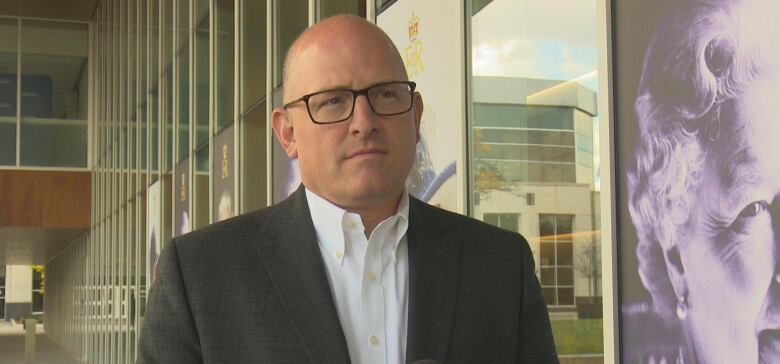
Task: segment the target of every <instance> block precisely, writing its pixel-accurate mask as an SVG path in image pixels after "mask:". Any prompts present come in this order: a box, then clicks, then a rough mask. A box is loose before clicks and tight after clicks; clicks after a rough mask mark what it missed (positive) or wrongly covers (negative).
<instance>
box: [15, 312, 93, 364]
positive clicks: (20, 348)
mask: <svg viewBox="0 0 780 364" xmlns="http://www.w3.org/2000/svg"><path fill="white" fill-rule="evenodd" d="M35 332H36V335H35V363H36V364H80V362H79V361H78V360H76V359H75V358H74V357H72V356H70V355H69V354H68V353H66V352H65V351H64V350H63V349H62V348H61V347H60V346H59V345H57V344H56V343H54V341H52V340H51V339H49V336H48V335H46V334H45V333H44V331H43V325H37V326H36V328H35ZM0 364H24V330H23V329H22V325H17V326H16V327H14V326H13V325H11V323H10V322H7V321H0Z"/></svg>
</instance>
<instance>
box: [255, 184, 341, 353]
mask: <svg viewBox="0 0 780 364" xmlns="http://www.w3.org/2000/svg"><path fill="white" fill-rule="evenodd" d="M263 228H264V230H265V231H266V234H268V235H271V238H270V239H269V238H266V237H264V238H261V239H259V240H260V246H259V249H258V251H259V253H260V257H261V259H262V261H263V264H264V265H265V268H266V270H267V271H268V275H269V276H270V277H271V280H272V281H273V284H274V287H275V289H276V292H277V293H278V294H279V297H280V299H281V301H282V304H283V305H284V306H285V307H286V309H287V312H288V314H289V316H290V320H291V321H292V323H293V325H294V326H295V330H296V332H297V333H298V336H299V337H300V339H301V341H302V342H303V347H304V349H305V350H306V352H307V354H308V356H309V359H310V361H311V362H318V363H348V362H349V361H350V360H349V351H348V349H347V343H346V339H345V338H344V332H343V331H342V328H341V323H340V322H339V318H338V313H337V311H336V306H335V303H334V301H333V296H332V294H331V291H330V284H329V282H328V278H327V275H326V274H327V273H326V271H325V265H324V264H323V262H322V257H321V255H320V251H319V247H318V246H317V235H316V232H315V230H314V225H313V223H312V221H311V216H310V214H309V207H308V204H307V202H306V194H305V193H304V190H303V187H302V186H301V188H299V189H298V191H296V192H295V193H294V194H293V195H292V196H291V197H290V198H289V199H287V200H286V201H285V202H283V203H282V204H280V206H279V207H278V208H277V209H276V213H275V215H274V216H272V217H270V218H269V219H268V222H267V224H266V225H265V226H264V227H263Z"/></svg>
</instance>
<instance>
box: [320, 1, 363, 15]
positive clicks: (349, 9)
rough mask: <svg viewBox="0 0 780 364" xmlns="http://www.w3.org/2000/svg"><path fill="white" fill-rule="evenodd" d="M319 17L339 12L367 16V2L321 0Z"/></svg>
mask: <svg viewBox="0 0 780 364" xmlns="http://www.w3.org/2000/svg"><path fill="white" fill-rule="evenodd" d="M318 3H319V6H320V8H319V11H318V14H319V18H320V19H325V18H327V17H330V16H333V15H337V14H352V15H357V16H359V17H361V18H365V17H366V2H365V1H364V0H320V1H319V2H318Z"/></svg>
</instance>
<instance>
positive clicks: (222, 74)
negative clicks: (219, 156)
mask: <svg viewBox="0 0 780 364" xmlns="http://www.w3.org/2000/svg"><path fill="white" fill-rule="evenodd" d="M235 4H236V0H223V1H217V2H215V3H214V9H215V14H214V15H215V17H214V22H215V24H216V32H217V33H216V34H217V37H216V41H217V45H216V65H215V70H216V71H215V72H216V80H215V81H216V83H217V84H216V89H215V90H214V91H215V92H216V100H215V101H216V108H217V114H216V129H217V131H219V130H222V128H223V127H225V126H226V125H228V124H230V122H231V121H233V100H234V95H233V72H234V70H233V53H235V52H234V50H235V46H234V44H235V41H234V33H235V31H234V26H233V25H234V23H235V21H234V18H235ZM252 17H253V18H254V17H257V14H252ZM262 49H263V50H264V49H265V48H262ZM263 85H265V84H263Z"/></svg>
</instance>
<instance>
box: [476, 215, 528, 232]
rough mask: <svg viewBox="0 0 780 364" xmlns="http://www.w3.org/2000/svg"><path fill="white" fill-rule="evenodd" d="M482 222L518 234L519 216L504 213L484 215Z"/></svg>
mask: <svg viewBox="0 0 780 364" xmlns="http://www.w3.org/2000/svg"><path fill="white" fill-rule="evenodd" d="M482 220H483V221H485V222H486V223H488V224H490V225H493V226H497V227H500V228H502V229H505V230H509V231H514V232H516V233H517V232H520V214H513V213H505V214H493V213H485V214H484V215H483V216H482Z"/></svg>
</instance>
